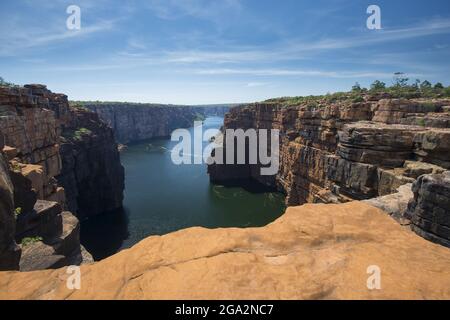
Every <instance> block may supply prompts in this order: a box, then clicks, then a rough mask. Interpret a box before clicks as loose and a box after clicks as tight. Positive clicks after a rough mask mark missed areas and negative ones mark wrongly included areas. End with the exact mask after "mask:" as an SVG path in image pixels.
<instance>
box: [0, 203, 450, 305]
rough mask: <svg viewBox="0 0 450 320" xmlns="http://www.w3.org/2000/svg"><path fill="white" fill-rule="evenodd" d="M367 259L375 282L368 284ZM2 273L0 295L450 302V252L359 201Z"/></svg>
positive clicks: (295, 210) (200, 230)
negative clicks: (73, 262)
mask: <svg viewBox="0 0 450 320" xmlns="http://www.w3.org/2000/svg"><path fill="white" fill-rule="evenodd" d="M369 266H378V267H379V268H380V271H381V283H380V284H381V289H380V290H369V289H368V287H367V281H368V278H369V277H370V276H371V274H368V273H367V270H368V267H369ZM68 276H69V275H68V274H67V273H66V269H65V268H62V269H58V270H46V271H38V272H26V273H18V272H3V273H0V298H1V299H450V250H449V249H448V248H445V247H442V246H439V245H437V244H433V243H431V242H428V241H426V240H425V239H422V238H421V237H419V236H417V235H416V234H415V233H413V232H411V231H409V230H408V229H407V228H405V227H402V226H400V224H398V223H397V222H396V221H395V220H393V219H392V218H390V217H389V216H388V215H387V214H386V213H384V212H382V211H381V210H379V209H377V208H375V207H372V206H370V205H368V204H365V203H362V202H349V203H345V204H308V205H304V206H301V207H291V208H289V209H288V210H287V212H286V213H285V214H284V215H283V216H282V217H281V218H279V219H278V220H277V221H275V222H274V223H272V224H270V225H268V226H266V227H263V228H249V229H216V230H208V229H203V228H191V229H186V230H182V231H179V232H175V233H171V234H168V235H165V236H160V237H150V238H147V239H145V240H143V241H141V242H140V243H139V244H137V245H135V246H134V247H132V248H131V249H128V250H124V251H122V252H120V253H118V254H115V255H114V256H112V257H110V258H108V259H106V260H103V261H101V262H97V263H94V264H90V265H83V266H82V267H81V289H80V290H69V289H68V288H67V286H66V280H67V277H68Z"/></svg>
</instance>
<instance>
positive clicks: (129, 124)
mask: <svg viewBox="0 0 450 320" xmlns="http://www.w3.org/2000/svg"><path fill="white" fill-rule="evenodd" d="M83 105H84V106H85V107H86V108H88V109H90V110H92V111H94V112H96V113H97V114H98V115H99V117H100V118H101V119H102V120H103V121H104V122H106V123H107V124H108V125H109V126H111V128H113V130H114V133H115V136H116V139H117V141H118V142H120V143H129V142H133V141H139V140H145V139H150V138H155V137H167V136H170V134H171V133H172V131H173V130H175V129H178V128H187V127H190V126H192V125H193V123H194V120H196V119H200V118H202V117H206V116H213V115H216V116H223V115H225V113H226V112H227V111H228V110H229V107H228V106H224V105H213V106H175V105H156V104H155V105H154V104H139V103H107V102H105V103H88V102H84V103H83Z"/></svg>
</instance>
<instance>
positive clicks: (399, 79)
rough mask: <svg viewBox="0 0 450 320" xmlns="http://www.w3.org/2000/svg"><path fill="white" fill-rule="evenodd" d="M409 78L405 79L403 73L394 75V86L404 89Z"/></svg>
mask: <svg viewBox="0 0 450 320" xmlns="http://www.w3.org/2000/svg"><path fill="white" fill-rule="evenodd" d="M408 81H409V78H406V77H405V73H404V72H396V73H394V86H395V87H400V88H404V87H406V86H407V85H408Z"/></svg>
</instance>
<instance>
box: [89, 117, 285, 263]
mask: <svg viewBox="0 0 450 320" xmlns="http://www.w3.org/2000/svg"><path fill="white" fill-rule="evenodd" d="M222 124H223V118H220V117H209V118H207V119H206V120H205V121H204V124H203V126H204V128H203V130H206V129H210V128H217V129H218V128H220V126H221V125H222ZM189 130H190V131H191V133H192V132H193V128H190V129H189ZM176 143H177V142H172V141H170V139H167V138H166V139H160V138H158V139H151V140H147V141H140V142H139V143H134V144H130V145H129V146H128V148H127V149H126V150H125V151H123V152H122V153H121V161H122V164H123V166H124V167H125V193H124V209H123V210H119V211H117V212H113V213H109V214H104V215H100V216H96V217H92V218H90V219H88V220H86V221H83V222H82V224H81V242H82V244H83V245H84V246H85V247H86V249H87V250H88V251H89V252H91V253H92V254H93V256H94V258H95V260H100V259H103V258H105V257H108V256H110V255H112V254H114V253H116V252H117V251H119V250H121V249H124V248H128V247H130V246H132V245H134V244H135V243H137V242H139V241H140V240H142V239H144V238H146V237H148V236H151V235H163V234H166V233H169V232H173V231H177V230H180V229H184V228H188V227H193V226H202V227H207V228H218V227H258V226H264V225H266V224H268V223H270V222H272V221H274V220H275V219H276V218H278V217H279V216H280V215H281V214H282V213H283V212H284V209H285V207H284V196H283V195H282V194H281V193H278V192H271V191H267V190H256V189H255V188H251V189H249V188H245V189H244V188H241V187H224V186H221V185H214V184H211V183H210V181H209V177H208V174H207V168H206V164H201V165H195V164H192V165H175V164H174V163H173V162H172V160H171V150H172V148H173V147H174V145H175V144H176ZM204 144H205V145H206V144H208V142H205V143H204Z"/></svg>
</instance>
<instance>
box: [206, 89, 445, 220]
mask: <svg viewBox="0 0 450 320" xmlns="http://www.w3.org/2000/svg"><path fill="white" fill-rule="evenodd" d="M449 104H450V101H449V100H448V99H440V100H439V99H435V100H430V101H426V100H421V99H416V100H406V99H378V98H377V97H369V96H366V97H365V101H364V102H351V101H340V102H334V103H331V102H325V101H324V102H319V103H314V104H312V103H304V104H299V105H284V104H283V103H282V102H278V103H277V102H266V103H256V104H251V105H247V106H242V107H237V108H233V109H231V110H230V112H229V113H228V114H227V115H226V117H225V123H224V130H226V129H244V130H247V129H252V128H253V129H257V130H259V129H279V130H280V151H279V157H280V168H279V171H278V173H277V174H276V175H274V176H262V175H261V174H260V168H261V166H260V165H217V164H214V165H210V166H209V167H208V172H209V174H210V178H211V180H212V181H213V182H222V183H223V182H227V181H229V180H235V179H254V180H257V181H259V182H261V183H263V184H265V185H268V186H272V187H274V186H275V187H278V188H279V189H280V190H281V191H283V192H285V193H286V196H287V197H286V202H287V205H298V204H303V203H306V202H312V203H317V202H322V203H339V202H347V201H351V200H365V199H371V198H375V197H380V196H384V195H388V194H392V193H395V192H396V190H397V189H398V187H400V186H402V185H404V184H407V183H413V182H414V181H415V180H416V179H417V178H418V177H419V176H420V175H422V174H426V173H442V172H443V171H445V170H446V169H450V162H449V159H450V127H449V122H448V120H449V119H450V112H449V110H448V108H447V107H446V106H447V105H449ZM224 141H226V138H224ZM446 210H447V212H448V211H450V207H447V208H446Z"/></svg>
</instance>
